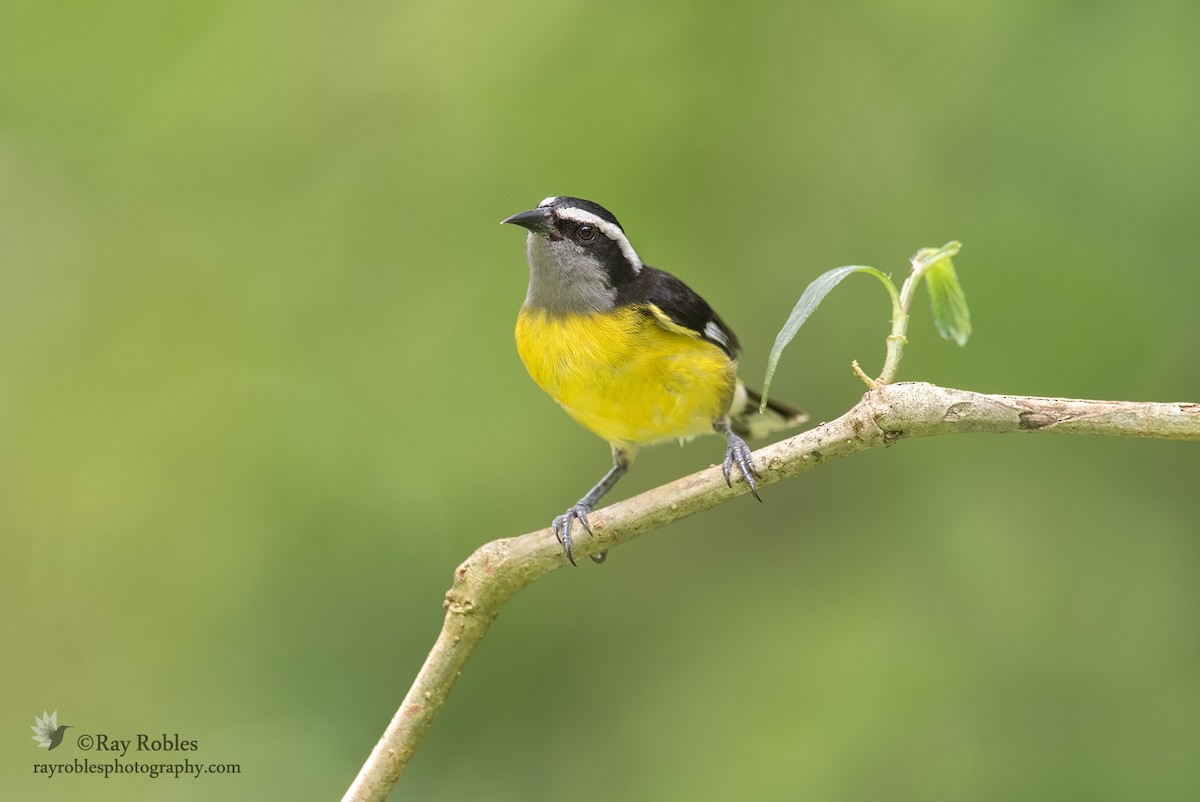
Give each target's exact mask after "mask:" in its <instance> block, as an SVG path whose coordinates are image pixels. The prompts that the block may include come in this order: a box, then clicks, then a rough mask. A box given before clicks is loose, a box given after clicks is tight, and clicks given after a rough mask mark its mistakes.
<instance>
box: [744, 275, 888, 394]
mask: <svg viewBox="0 0 1200 802" xmlns="http://www.w3.org/2000/svg"><path fill="white" fill-rule="evenodd" d="M851 273H868V274H870V275H872V276H875V277H876V278H877V279H879V280H880V281H882V282H883V284H884V286H885V287H887V291H888V294H889V295H891V296H892V309H893V313H895V312H896V311H897V310H899V308H900V298H899V296H898V295H897V294H896V286H895V285H894V284H892V280H891V279H890V278H888V277H887V276H885V275H884V274H883V273H881V272H879V271H878V270H876V269H875V268H873V267H863V266H862V265H847V266H845V267H835V268H834V269H832V270H827V271H825V272H824V273H822V274H821V275H819V276H817V277H816V278H815V279H813V282H812V283H811V284H809V285H808V287H807V288H806V289H805V290H804V294H803V295H801V296H800V300H799V301H797V302H796V306H795V307H794V308H793V309H792V313H791V314H790V315H788V319H787V322H786V323H784V324H783V328H782V329H780V330H779V334H778V335H776V337H775V345H774V346H773V347H772V348H771V355H770V356H769V357H767V376H766V378H765V379H764V380H763V389H762V404H761V405H760V406H759V411H760V412H764V411H766V408H767V391H768V390H770V389H771V378H772V377H773V376H774V375H775V368H776V367H778V365H779V357H780V356H781V355H782V354H783V349H784V348H786V347H787V345H788V343H790V342H791V341H792V339H793V338H794V337H795V336H796V332H798V331H799V330H800V327H801V326H803V325H804V321H806V320H808V318H809V315H811V314H812V313H813V312H814V311H816V308H817V307H818V306H820V304H821V301H823V300H825V296H826V295H828V294H829V293H830V291H831V290H833V288H834V287H836V286H837V285H838V284H840V283H841V282H842V279H844V278H846V276H849V275H850V274H851Z"/></svg>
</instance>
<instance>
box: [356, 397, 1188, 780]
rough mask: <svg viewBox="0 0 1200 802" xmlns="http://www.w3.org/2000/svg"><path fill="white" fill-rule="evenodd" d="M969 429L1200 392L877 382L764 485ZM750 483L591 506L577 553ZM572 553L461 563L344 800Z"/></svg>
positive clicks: (1055, 421) (769, 457) (1098, 423)
mask: <svg viewBox="0 0 1200 802" xmlns="http://www.w3.org/2000/svg"><path fill="white" fill-rule="evenodd" d="M966 432H994V433H1006V432H1058V433H1061V434H1086V435H1099V436H1104V437H1149V438H1157V439H1162V440H1194V441H1200V404H1193V403H1178V404H1160V403H1138V402H1131V401H1081V400H1074V399H1065V398H1031V397H1025V396H1013V395H982V394H980V393H972V392H967V391H965V390H951V389H947V388H944V387H937V386H935V385H932V384H924V383H905V384H893V385H888V386H886V387H882V388H879V389H876V390H872V391H870V392H868V393H867V394H866V395H865V396H863V398H862V400H861V401H860V402H859V403H858V404H856V405H855V406H854V407H853V408H852V409H851V410H850V411H849V412H847V413H846V414H845V415H842V416H841V417H840V418H838V419H837V420H833V421H830V422H828V423H823V424H821V425H820V426H817V427H816V428H814V429H810V430H808V431H806V432H803V433H801V434H798V435H796V436H795V437H792V438H789V439H787V440H783V441H781V442H778V443H774V444H772V445H769V446H767V447H765V448H762V449H760V450H758V451H756V452H755V454H754V459H755V464H756V465H758V467H759V469H760V470H761V471H762V478H761V479H760V480H759V485H760V486H766V485H772V484H775V483H776V482H779V481H782V480H783V479H787V478H789V477H792V476H796V475H797V474H801V473H804V472H805V471H807V470H809V469H810V468H813V467H815V466H817V465H820V464H821V463H823V462H827V461H829V460H834V459H839V458H841V457H846V456H849V455H850V454H854V453H856V452H859V451H864V450H866V449H869V448H880V447H887V446H890V445H892V444H893V443H895V442H897V441H899V440H902V439H905V438H909V437H931V436H933V435H939V434H960V433H966ZM746 491H747V488H746V484H745V483H744V482H737V483H736V484H734V486H733V487H732V488H730V487H727V486H726V484H725V480H724V478H723V477H722V475H721V471H720V470H719V469H718V468H708V469H705V470H702V471H699V472H697V473H694V474H692V475H691V476H685V477H683V478H682V479H678V480H676V481H674V482H671V483H669V484H665V485H662V486H661V487H657V488H655V489H653V490H649V491H647V492H645V493H642V494H640V495H637V496H634V497H633V498H630V499H627V500H625V501H622V502H620V503H617V504H613V505H612V506H610V507H607V508H605V509H602V510H598V511H597V512H595V513H593V514H591V515H590V516H589V519H590V521H591V524H592V530H593V535H592V536H591V537H588V536H587V535H586V534H581V536H580V537H579V539H578V540H576V541H575V551H576V554H577V556H579V557H582V556H584V555H590V554H594V553H596V552H598V551H601V550H607V549H611V548H613V547H614V546H619V545H620V544H622V543H625V542H627V541H629V540H632V539H633V538H635V537H638V536H639V535H643V534H645V533H646V532H649V531H651V530H653V529H657V528H659V527H660V526H663V525H665V524H668V523H671V522H672V521H677V520H679V519H680V518H686V517H687V516H689V515H692V514H694V513H697V512H701V511H703V510H707V509H710V508H712V507H715V506H716V505H718V504H721V503H724V502H726V501H729V500H730V499H732V498H736V497H737V496H741V495H745V493H746ZM564 565H567V560H566V557H565V556H564V555H563V550H562V546H560V545H559V544H558V542H557V541H556V540H555V538H554V535H553V533H551V531H550V530H549V529H542V530H540V531H537V532H531V533H529V534H526V535H521V536H520V537H514V538H508V539H504V540H494V541H492V542H491V543H487V544H484V545H483V546H481V547H480V548H479V549H478V550H476V551H475V553H474V554H472V555H471V556H470V557H468V558H467V560H466V562H464V563H463V564H462V565H460V566H459V567H458V570H456V571H455V572H454V584H453V586H452V587H451V588H450V590H449V591H447V593H446V601H445V604H444V606H445V608H446V620H445V623H444V624H443V626H442V632H441V634H440V635H439V636H438V639H437V642H436V643H435V644H434V646H433V649H432V650H431V651H430V653H429V656H428V657H427V658H426V659H425V664H424V665H423V666H422V667H421V671H420V672H419V673H418V674H417V678H416V680H414V682H413V684H412V687H411V688H410V689H409V691H408V695H407V696H405V697H404V701H403V702H402V703H401V704H400V709H399V710H397V711H396V715H395V716H394V717H393V718H392V721H391V723H390V724H389V725H388V727H387V729H386V730H385V731H384V733H383V736H382V737H381V738H380V739H379V743H378V744H376V746H375V749H374V750H373V751H372V752H371V755H370V757H368V758H367V761H366V763H364V764H363V767H362V770H361V771H360V772H359V774H358V777H356V778H355V780H354V783H353V784H352V785H351V786H350V789H349V790H348V791H347V792H346V795H345V797H344V798H343V802H367V800H372V801H373V802H379V801H380V800H383V799H386V798H387V796H388V794H389V793H390V792H391V790H392V787H393V786H394V785H395V784H396V781H397V780H398V779H399V777H400V773H401V772H402V771H403V770H404V768H405V766H406V765H407V764H408V761H409V759H410V758H411V757H412V755H413V752H414V751H415V750H416V748H417V745H418V744H419V743H420V742H421V739H422V738H424V737H425V733H426V731H427V730H428V729H429V725H430V724H431V723H432V722H433V718H434V716H436V715H437V713H438V710H440V709H441V707H442V705H443V704H444V703H445V701H446V697H447V695H448V694H449V693H450V689H451V688H452V687H453V685H454V681H455V680H456V679H457V678H458V675H459V673H460V672H461V671H462V668H463V666H464V665H465V664H466V662H467V658H468V657H470V655H471V652H472V651H473V650H474V648H475V647H476V646H477V645H478V644H479V642H480V641H481V640H482V639H483V636H484V635H485V634H486V633H487V631H488V627H490V626H491V624H492V622H493V621H494V620H495V619H496V616H497V615H498V614H499V612H500V608H501V607H503V606H504V603H505V602H507V601H508V600H509V599H510V598H512V597H513V596H514V595H515V594H516V593H517V592H518V591H520V590H521V589H522V588H525V587H526V586H528V585H530V584H532V583H533V582H534V581H535V580H537V579H539V578H541V577H542V576H544V575H545V574H548V573H550V572H551V571H553V570H555V569H558V568H562V567H563V566H564Z"/></svg>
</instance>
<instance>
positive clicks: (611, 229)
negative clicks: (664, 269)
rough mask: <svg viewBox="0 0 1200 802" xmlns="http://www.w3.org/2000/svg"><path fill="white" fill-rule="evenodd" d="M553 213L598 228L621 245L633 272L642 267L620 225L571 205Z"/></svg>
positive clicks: (549, 199)
mask: <svg viewBox="0 0 1200 802" xmlns="http://www.w3.org/2000/svg"><path fill="white" fill-rule="evenodd" d="M556 200H558V199H557V198H546V200H544V201H542V202H541V203H540V204H538V205H539V206H546V205H548V204H550V203H552V202H553V201H556ZM554 213H555V214H556V215H558V216H559V217H561V218H563V219H564V220H570V221H572V222H575V223H581V224H582V223H587V224H588V225H591V226H595V227H596V228H598V229H600V231H601V232H602V233H603V234H604V236H606V237H608V238H609V239H610V240H612V241H613V242H615V243H617V245H619V246H621V253H622V254H624V255H625V261H627V262H629V266H630V267H632V268H633V272H635V273H636V272H638V271H639V270H641V269H642V260H641V258H640V257H639V256H638V255H637V251H635V250H634V249H633V246H632V245H630V244H629V238H628V237H626V236H625V232H624V231H622V230H621V227H620V226H618V225H614V224H613V223H610V222H608V221H607V220H605V219H604V218H603V217H599V216H598V215H594V214H592V213H591V212H588V211H584V210H583V209H576V208H575V207H573V206H564V207H562V208H561V209H555V210H554Z"/></svg>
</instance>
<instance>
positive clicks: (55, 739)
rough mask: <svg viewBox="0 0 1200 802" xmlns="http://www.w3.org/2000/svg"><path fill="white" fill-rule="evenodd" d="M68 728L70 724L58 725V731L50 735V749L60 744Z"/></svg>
mask: <svg viewBox="0 0 1200 802" xmlns="http://www.w3.org/2000/svg"><path fill="white" fill-rule="evenodd" d="M70 726H71V725H70V724H59V725H58V729H56V730H55V731H54V732H52V733H50V746H49V748H50V749H54V748H55V747H57V746H58V745H59V744H61V743H62V739H63V736H64V735H66V734H67V727H70Z"/></svg>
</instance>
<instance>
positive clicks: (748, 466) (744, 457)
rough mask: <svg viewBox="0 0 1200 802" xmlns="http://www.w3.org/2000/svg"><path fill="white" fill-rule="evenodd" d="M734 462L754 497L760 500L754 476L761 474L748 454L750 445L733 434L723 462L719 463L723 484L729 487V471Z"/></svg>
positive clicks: (730, 479) (730, 483)
mask: <svg viewBox="0 0 1200 802" xmlns="http://www.w3.org/2000/svg"><path fill="white" fill-rule="evenodd" d="M735 462H736V463H737V466H738V468H739V469H740V470H741V472H742V476H743V477H745V479H746V484H747V485H749V486H750V492H751V493H753V494H754V497H755V498H756V499H758V500H759V501H762V497H761V496H759V495H758V483H757V482H755V481H754V477H756V476H761V475H762V474H760V473H759V472H758V469H757V468H755V467H754V458H753V457H751V456H750V447H749V446H748V445H746V441H745V440H743V439H742V438H740V437H738V436H736V435H733V436H731V437H730V438H729V449H728V450H727V451H726V452H725V462H723V463H722V464H721V473H723V474H725V484H727V485H729V486H730V487H733V479H732V477H731V476H730V471H731V470H732V468H733V465H734V463H735Z"/></svg>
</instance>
